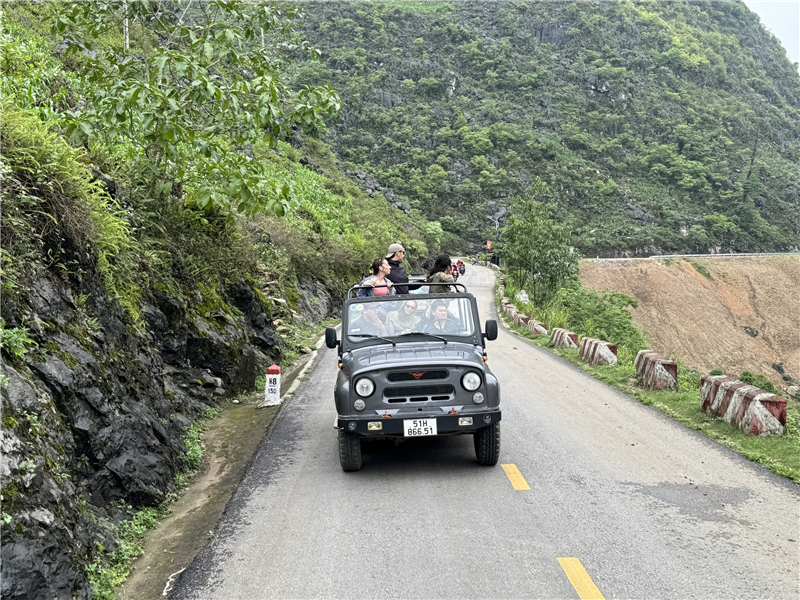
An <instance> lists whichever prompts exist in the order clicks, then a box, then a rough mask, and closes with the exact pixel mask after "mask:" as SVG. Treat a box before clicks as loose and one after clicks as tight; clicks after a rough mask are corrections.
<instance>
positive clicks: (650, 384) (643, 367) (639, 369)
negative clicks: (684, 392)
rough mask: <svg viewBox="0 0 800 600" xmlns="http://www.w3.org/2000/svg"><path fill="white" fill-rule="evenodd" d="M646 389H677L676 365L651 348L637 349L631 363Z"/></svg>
mask: <svg viewBox="0 0 800 600" xmlns="http://www.w3.org/2000/svg"><path fill="white" fill-rule="evenodd" d="M633 366H634V367H635V368H636V374H637V375H638V376H639V377H641V378H642V382H643V383H644V387H645V388H647V389H648V390H664V389H669V390H677V389H678V365H677V364H676V363H675V361H674V360H669V359H667V358H664V357H663V356H660V355H658V354H657V353H655V352H654V351H652V350H639V352H638V353H637V354H636V361H635V362H634V363H633Z"/></svg>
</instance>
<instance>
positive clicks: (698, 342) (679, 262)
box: [580, 255, 800, 388]
mask: <svg viewBox="0 0 800 600" xmlns="http://www.w3.org/2000/svg"><path fill="white" fill-rule="evenodd" d="M580 277H581V281H582V282H583V284H584V285H585V286H586V287H589V288H592V289H595V290H598V291H602V290H613V291H615V292H621V293H624V294H629V295H631V296H633V297H634V298H636V299H637V300H638V301H639V307H638V308H637V309H634V310H633V311H632V312H633V320H634V321H635V322H636V323H637V324H639V325H641V326H642V327H643V328H644V329H645V330H647V331H648V332H649V333H650V339H651V346H652V348H653V349H654V350H656V351H658V352H660V353H662V354H665V355H667V356H670V355H672V354H673V353H674V354H675V355H676V356H678V357H680V358H681V360H683V361H684V362H685V363H686V364H687V365H690V366H692V367H694V368H696V369H698V370H700V371H702V372H704V373H708V371H710V370H711V369H715V368H719V369H722V370H723V371H724V372H725V373H726V374H731V375H738V374H740V373H741V372H742V371H745V370H747V371H752V372H754V373H759V372H760V373H764V374H765V375H766V376H767V377H769V378H770V379H771V380H772V381H773V382H774V383H775V385H776V386H780V387H781V388H785V387H786V386H787V385H788V384H787V383H786V382H785V381H783V380H782V379H781V375H780V373H778V372H777V371H776V370H775V369H774V368H773V364H775V363H777V364H781V363H783V368H784V370H785V373H787V374H788V375H790V376H791V377H793V378H794V379H795V380H800V256H797V255H793V256H752V257H735V258H727V257H719V258H711V257H703V258H690V259H689V258H687V259H677V258H676V259H656V260H649V259H619V260H610V259H609V260H603V259H601V260H594V261H588V260H587V261H582V262H581V267H580ZM610 341H613V340H610ZM795 385H796V383H795Z"/></svg>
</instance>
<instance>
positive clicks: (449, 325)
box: [426, 300, 460, 334]
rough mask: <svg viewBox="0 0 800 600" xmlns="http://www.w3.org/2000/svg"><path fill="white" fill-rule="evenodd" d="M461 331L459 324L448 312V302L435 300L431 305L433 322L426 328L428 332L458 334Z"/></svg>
mask: <svg viewBox="0 0 800 600" xmlns="http://www.w3.org/2000/svg"><path fill="white" fill-rule="evenodd" d="M459 329H460V327H459V324H458V323H457V322H456V321H455V320H454V319H453V318H452V317H451V316H450V315H449V313H448V311H447V302H445V301H444V300H434V302H433V304H432V305H431V322H430V324H429V325H428V326H427V327H426V331H428V332H429V333H449V334H458V333H459Z"/></svg>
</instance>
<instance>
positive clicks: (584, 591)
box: [558, 558, 605, 600]
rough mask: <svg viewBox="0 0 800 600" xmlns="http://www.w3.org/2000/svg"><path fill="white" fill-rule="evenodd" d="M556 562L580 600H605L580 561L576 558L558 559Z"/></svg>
mask: <svg viewBox="0 0 800 600" xmlns="http://www.w3.org/2000/svg"><path fill="white" fill-rule="evenodd" d="M558 562H559V564H560V565H561V568H562V569H564V573H566V574H567V578H568V579H569V582H570V583H571V584H572V587H574V588H575V591H576V592H578V597H579V598H580V599H581V600H605V598H603V594H601V593H600V590H598V589H597V586H596V585H595V584H594V582H593V581H592V578H591V577H589V574H588V573H587V572H586V569H584V568H583V565H582V564H581V561H579V560H578V559H577V558H559V559H558Z"/></svg>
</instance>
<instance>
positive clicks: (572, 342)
mask: <svg viewBox="0 0 800 600" xmlns="http://www.w3.org/2000/svg"><path fill="white" fill-rule="evenodd" d="M550 342H551V343H552V344H553V346H555V347H556V348H577V347H578V334H577V333H573V332H571V331H567V330H566V329H563V328H561V327H554V328H553V329H552V331H550Z"/></svg>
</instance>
